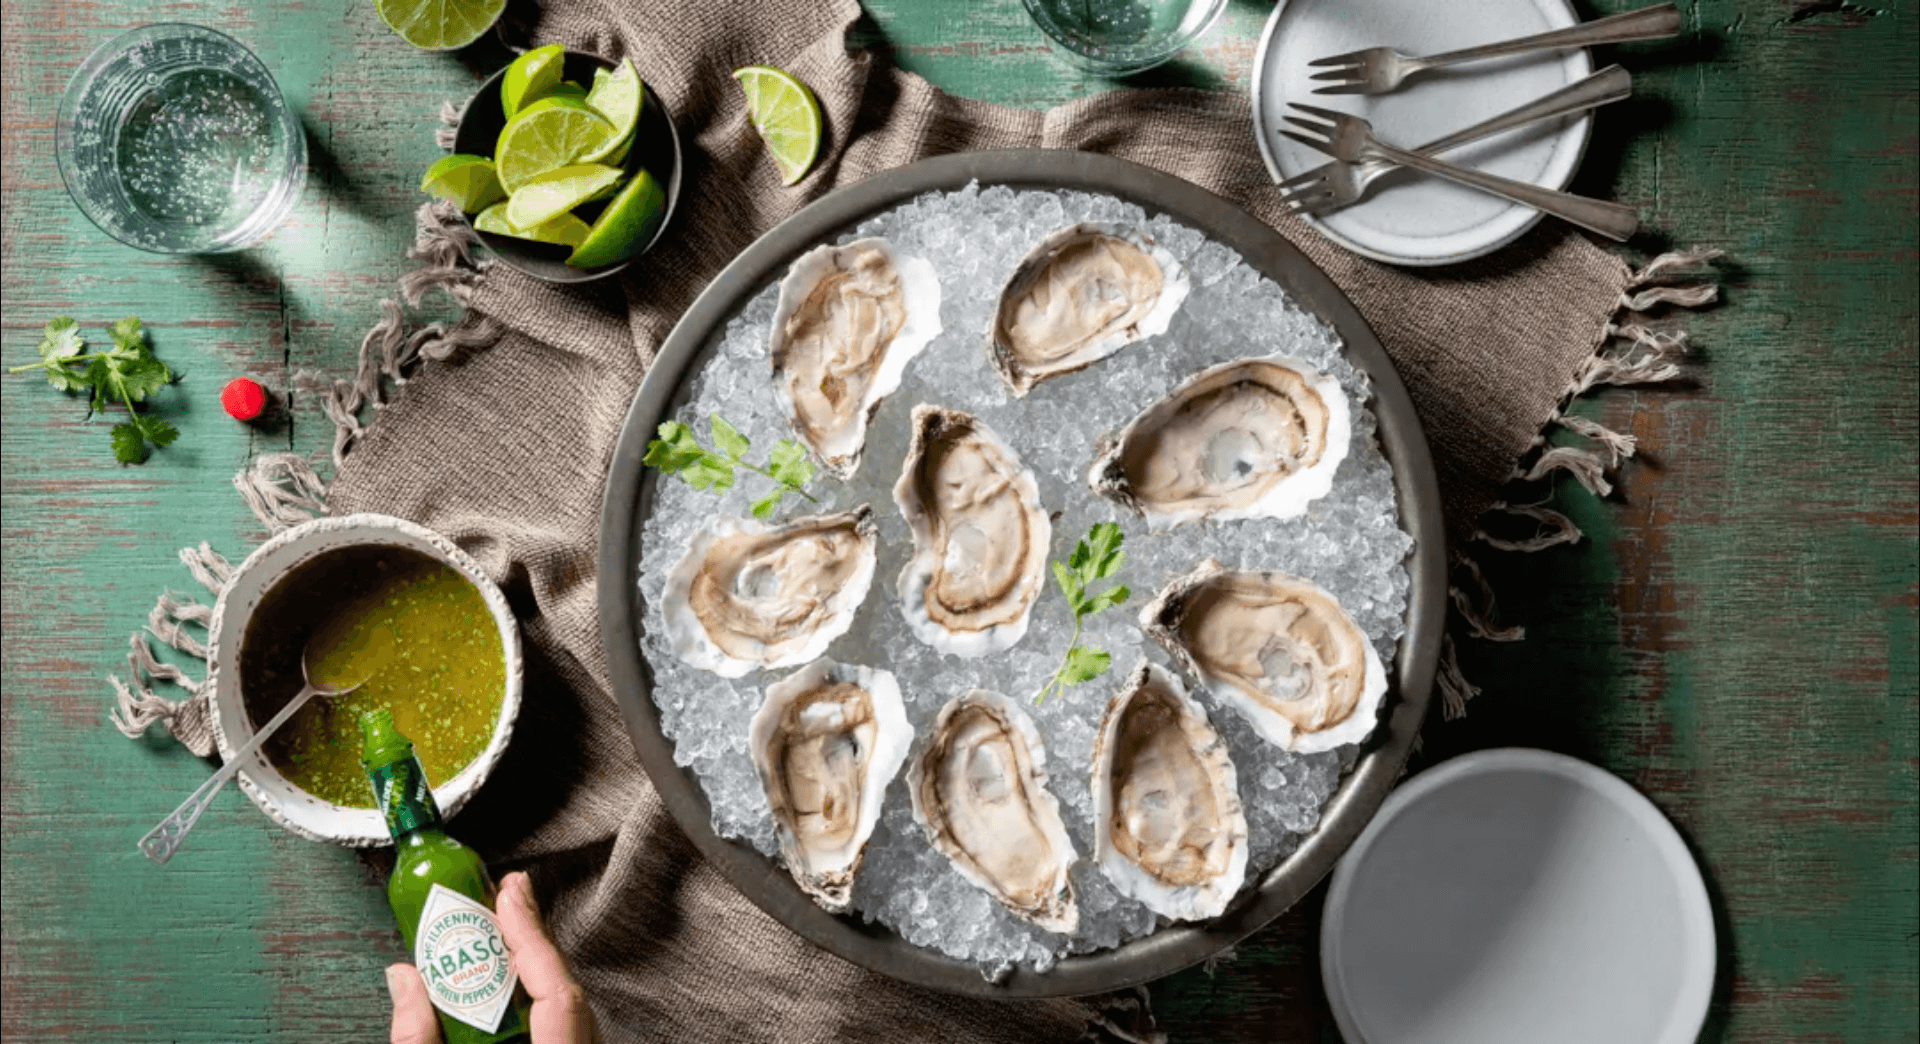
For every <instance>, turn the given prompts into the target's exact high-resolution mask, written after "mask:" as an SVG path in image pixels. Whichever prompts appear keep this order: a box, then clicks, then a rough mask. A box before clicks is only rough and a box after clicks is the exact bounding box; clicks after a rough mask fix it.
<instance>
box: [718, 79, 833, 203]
mask: <svg viewBox="0 0 1920 1044" xmlns="http://www.w3.org/2000/svg"><path fill="white" fill-rule="evenodd" d="M733 78H734V79H736V80H738V81H740V89H741V90H743V91H745V92H747V119H748V121H749V122H751V123H752V124H753V129H754V130H757V131H759V132H760V139H761V140H762V141H765V142H766V143H767V151H768V152H769V153H772V155H773V162H774V165H775V166H777V167H779V168H780V179H781V181H782V182H783V183H784V184H788V185H791V184H793V183H794V182H796V181H799V180H800V179H801V178H802V177H805V176H806V173H807V169H808V168H809V167H812V166H813V160H814V157H816V156H818V155H819V154H820V138H821V133H822V127H823V126H824V125H825V124H824V121H823V120H822V118H821V116H820V102H819V101H818V100H816V99H815V98H814V96H813V92H812V91H810V90H807V86H806V84H803V83H801V82H800V81H799V80H796V79H794V78H793V77H791V76H789V75H787V74H786V73H783V72H781V71H780V70H778V69H775V68H774V67H773V66H771V65H749V66H747V67H746V68H744V69H735V70H734V71H733Z"/></svg>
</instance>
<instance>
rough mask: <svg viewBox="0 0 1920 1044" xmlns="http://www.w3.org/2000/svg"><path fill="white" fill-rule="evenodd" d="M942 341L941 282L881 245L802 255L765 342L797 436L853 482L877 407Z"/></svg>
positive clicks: (925, 266) (924, 266) (925, 267)
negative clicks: (929, 348)
mask: <svg viewBox="0 0 1920 1044" xmlns="http://www.w3.org/2000/svg"><path fill="white" fill-rule="evenodd" d="M939 335H940V280H939V277H938V276H936V275H935V274H934V271H933V266H932V265H931V264H929V263H927V262H926V261H925V260H922V259H921V258H917V257H901V256H899V255H897V254H895V253H894V252H893V248H892V247H891V246H889V245H888V244H887V241H886V240H884V239H858V240H855V241H853V242H851V243H848V244H846V245H845V246H822V247H817V248H815V249H813V250H809V251H807V252H806V253H804V254H802V255H800V257H799V259H798V260H796V261H794V263H793V267H792V268H790V269H788V271H787V277H786V278H785V279H783V280H781V282H780V301H779V303H778V304H777V305H776V306H775V308H774V313H773V334H772V338H771V340H770V341H769V343H768V345H767V354H768V357H769V358H770V359H771V360H772V363H773V379H774V388H775V392H776V394H777V395H778V396H779V398H780V405H781V407H782V408H784V409H785V410H786V412H787V418H788V422H789V423H790V424H791V425H792V427H793V432H794V435H795V436H797V437H798V438H799V439H800V441H801V442H802V443H803V444H805V445H806V447H807V448H808V449H809V450H811V451H812V452H813V455H814V456H815V457H817V458H818V459H819V461H820V463H821V465H822V466H823V467H825V468H826V469H827V470H828V471H829V472H832V473H833V474H835V475H837V476H839V477H840V478H843V479H844V478H849V477H851V476H852V475H853V473H854V471H855V470H856V469H857V468H859V466H860V454H861V451H862V450H863V449H864V448H865V447H866V441H867V422H868V420H870V419H871V418H872V416H873V412H874V411H875V410H877V409H879V407H880V400H882V399H884V398H886V397H887V395H889V394H890V393H892V391H893V390H894V389H895V388H898V387H899V386H900V377H901V375H902V374H904V373H905V372H906V369H907V363H908V362H909V361H911V360H912V359H913V357H914V356H915V355H918V354H919V353H920V352H921V350H922V349H924V348H926V346H927V345H928V344H930V343H932V341H933V339H934V338H935V337H938V336H939Z"/></svg>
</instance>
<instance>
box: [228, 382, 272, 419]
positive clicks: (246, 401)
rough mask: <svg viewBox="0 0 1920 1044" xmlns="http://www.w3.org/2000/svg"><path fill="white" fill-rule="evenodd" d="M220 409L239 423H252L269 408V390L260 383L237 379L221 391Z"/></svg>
mask: <svg viewBox="0 0 1920 1044" xmlns="http://www.w3.org/2000/svg"><path fill="white" fill-rule="evenodd" d="M220 408H221V409H223V410H226V411H227V416H229V417H232V418H233V419H234V420H237V421H250V420H252V419H254V418H255V417H258V416H260V413H261V411H262V410H265V409H266V408H267V390H266V389H265V388H262V387H260V384H259V382H258V381H254V380H250V379H248V378H246V377H235V378H234V379H233V380H230V381H228V382H227V386H226V387H224V388H222V389H220Z"/></svg>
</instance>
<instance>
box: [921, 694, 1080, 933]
mask: <svg viewBox="0 0 1920 1044" xmlns="http://www.w3.org/2000/svg"><path fill="white" fill-rule="evenodd" d="M1046 761H1047V749H1046V746H1045V744H1044V743H1043V742H1042V741H1041V739H1040V730H1039V729H1037V728H1035V727H1034V724H1033V719H1032V718H1030V717H1028V716H1027V713H1026V712H1025V711H1023V710H1021V709H1020V708H1019V707H1018V706H1016V705H1015V704H1014V703H1013V701H1011V700H1009V699H1007V698H1006V697H1005V696H1002V695H1000V694H999V693H997V692H988V691H987V690H985V689H970V690H968V691H967V692H965V693H962V694H961V695H959V696H956V697H954V698H953V699H952V700H951V701H949V702H948V703H947V705H946V706H945V707H942V708H940V715H939V717H937V718H936V719H934V723H933V733H932V735H930V736H928V737H927V745H926V747H925V749H923V750H922V751H921V752H920V756H919V757H918V758H916V759H914V762H913V764H912V765H911V766H909V767H908V768H907V788H908V791H909V792H910V793H911V794H912V795H913V818H914V821H915V822H917V823H919V824H920V827H921V829H922V830H924V831H926V835H927V842H928V843H929V844H931V845H932V846H933V847H934V848H935V849H936V850H937V851H939V852H940V853H941V854H943V855H945V856H946V857H947V858H948V859H949V860H951V861H952V863H953V867H954V869H955V870H958V871H959V872H960V876H962V877H964V878H966V879H967V880H969V881H971V882H973V883H974V884H976V885H979V886H980V887H981V888H984V889H986V890H987V892H988V893H990V894H991V895H992V896H993V897H994V898H995V899H998V900H1000V903H1001V905H1003V906H1005V907H1006V908H1007V909H1009V910H1011V911H1013V913H1014V914H1015V915H1017V916H1020V917H1024V918H1026V919H1027V920H1029V921H1032V922H1033V923H1034V924H1037V925H1039V926H1040V927H1042V928H1045V929H1046V930H1048V931H1050V932H1060V933H1062V934H1071V933H1072V932H1073V930H1074V928H1076V927H1077V926H1078V925H1079V923H1080V909H1079V907H1078V906H1077V905H1076V904H1075V902H1074V898H1073V884H1072V882H1070V881H1069V880H1068V878H1067V870H1068V869H1069V868H1070V867H1071V866H1072V865H1073V860H1074V858H1075V854H1074V851H1073V841H1072V840H1071V839H1069V838H1068V837H1067V828H1066V824H1065V823H1063V822H1061V820H1060V803H1059V802H1058V801H1057V800H1056V799H1055V798H1054V796H1053V794H1051V793H1050V792H1048V790H1047V770H1046Z"/></svg>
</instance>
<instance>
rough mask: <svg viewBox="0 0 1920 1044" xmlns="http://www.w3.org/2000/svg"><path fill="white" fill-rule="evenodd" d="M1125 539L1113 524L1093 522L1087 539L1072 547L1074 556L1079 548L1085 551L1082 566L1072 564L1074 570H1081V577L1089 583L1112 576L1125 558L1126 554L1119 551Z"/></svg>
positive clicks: (1124, 535)
mask: <svg viewBox="0 0 1920 1044" xmlns="http://www.w3.org/2000/svg"><path fill="white" fill-rule="evenodd" d="M1125 539H1126V534H1124V533H1122V532H1120V527H1119V526H1117V525H1115V524H1114V523H1112V522H1095V523H1094V524H1093V528H1092V529H1089V530H1087V539H1086V540H1085V541H1083V542H1081V543H1079V544H1077V545H1075V546H1074V552H1075V553H1076V555H1077V554H1078V552H1079V551H1080V549H1081V548H1086V550H1087V554H1086V556H1085V559H1084V565H1083V564H1082V563H1074V568H1075V569H1080V570H1082V575H1083V576H1085V577H1086V579H1088V580H1090V581H1091V580H1104V579H1106V578H1107V577H1110V576H1112V575H1113V574H1114V571H1115V570H1117V569H1119V568H1120V563H1121V562H1122V561H1123V560H1125V558H1126V552H1124V551H1122V550H1120V544H1121V542H1122V541H1124V540H1125Z"/></svg>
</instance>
